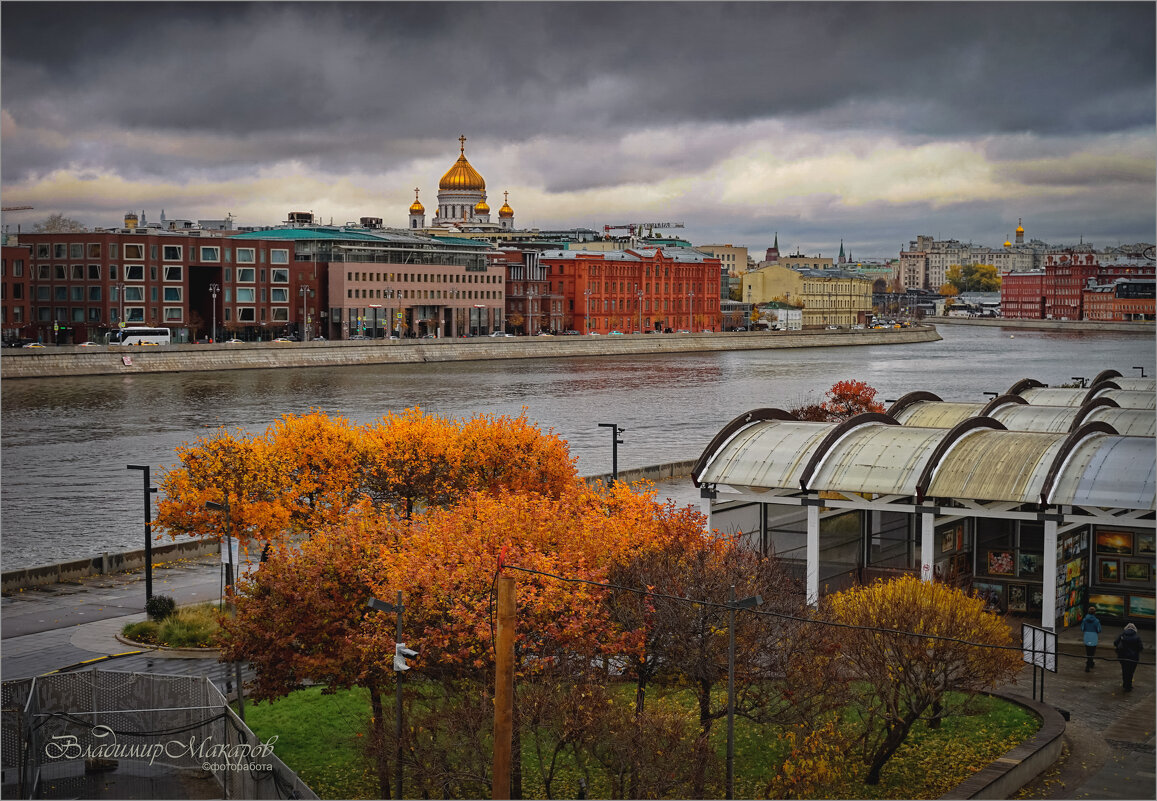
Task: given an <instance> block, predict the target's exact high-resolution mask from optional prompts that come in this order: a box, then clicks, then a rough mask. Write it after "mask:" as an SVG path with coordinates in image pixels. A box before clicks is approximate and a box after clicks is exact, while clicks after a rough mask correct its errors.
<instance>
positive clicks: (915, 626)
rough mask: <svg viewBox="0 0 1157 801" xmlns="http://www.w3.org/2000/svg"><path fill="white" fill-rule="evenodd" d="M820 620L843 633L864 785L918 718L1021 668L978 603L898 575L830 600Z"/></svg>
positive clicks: (873, 780) (1000, 628)
mask: <svg viewBox="0 0 1157 801" xmlns="http://www.w3.org/2000/svg"><path fill="white" fill-rule="evenodd" d="M823 610H824V612H825V613H826V615H827V616H828V617H829V618H830V619H831V620H832V621H835V622H837V623H839V624H841V625H842V626H844V627H843V628H841V629H840V632H839V637H840V651H839V652H840V660H841V663H842V666H843V667H844V669H845V670H846V671H847V673H848V676H849V677H850V678H851V679H852V684H851V687H853V688H856V691H857V695H858V703H859V705H860V707H861V709H862V710H863V711H862V716H863V723H864V734H863V740H862V743H861V756H862V758H863V760H864V762H865V763H866V764H867V765H868V774H867V778H866V781H867V783H868V784H878V783H879V781H880V772H881V770H882V769H883V767H884V765H885V764H886V763H887V761H888V760H889V759H890V758H891V757H892V755H893V754H895V753H896V750H897V749H898V748H899V747H900V746H901V745H902V744H903V743H904V740H905V739H906V738H907V736H908V733H909V732H910V731H911V730H912V727H913V726H914V725H915V724H916V722H917V721H919V720H920V719H921V718H924V719H930V718H933V717H938V716H941V715H943V714H951V713H952V712H953V711H955V710H958V709H960V707H961V705H962V703H963V702H962V701H958V702H956V703H955V706H954V705H953V702H952V701H951V700H950V699H951V696H949V695H948V693H949V692H957V693H960V694H961V696H960V697H961V698H963V699H967V698H969V697H971V696H972V695H974V694H976V693H979V692H983V691H985V690H988V689H990V688H992V687H995V686H997V685H999V684H1001V683H1002V682H1005V681H1008V680H1010V679H1012V678H1013V677H1014V676H1015V675H1016V674H1017V672H1018V671H1019V670H1020V669H1021V667H1022V666H1023V665H1022V664H1021V653H1020V650H1019V649H1017V648H1013V647H1011V646H1012V644H1013V643H1012V632H1011V630H1010V629H1009V627H1008V626H1007V625H1006V624H1005V623H1004V621H1003V620H1002V619H1001V618H999V617H997V616H995V615H993V614H991V613H988V612H985V610H984V601H983V600H982V599H980V598H978V597H975V596H968V595H965V594H964V593H963V592H961V591H960V590H959V589H956V588H954V587H950V586H948V585H946V584H942V583H940V582H930V581H921V580H920V579H918V578H916V577H915V576H904V577H901V578H897V579H893V580H891V581H877V582H876V583H874V584H871V585H869V586H859V587H853V588H851V589H849V590H845V591H844V592H841V593H837V594H834V595H829V596H827V597H826V598H825V600H824V603H823Z"/></svg>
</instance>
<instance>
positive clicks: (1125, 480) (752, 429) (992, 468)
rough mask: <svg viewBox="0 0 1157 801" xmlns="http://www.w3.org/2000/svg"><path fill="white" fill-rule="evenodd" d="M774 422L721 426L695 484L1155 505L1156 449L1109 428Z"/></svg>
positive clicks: (862, 420)
mask: <svg viewBox="0 0 1157 801" xmlns="http://www.w3.org/2000/svg"><path fill="white" fill-rule="evenodd" d="M763 411H765V412H766V411H767V410H763ZM769 416H770V415H767V414H765V415H762V416H756V415H754V414H749V415H746V416H744V417H740V418H737V419H736V420H735V421H732V423H731V424H729V425H728V426H727V427H725V428H724V429H723V430H722V431H721V432H720V435H719V436H717V437H716V438H715V439H714V440H713V441H712V443H711V444H710V445H709V446H708V448H707V450H705V451H704V453H703V454H702V456H700V458H699V460H698V461H697V462H696V464H695V467H694V468H693V469H692V477H693V479H694V481H695V483H696V485H703V484H716V485H727V486H732V487H737V488H742V489H746V490H752V491H756V492H766V491H772V490H781V491H784V490H790V491H796V492H798V491H799V490H801V489H802V490H804V491H806V492H812V493H816V492H825V491H835V492H859V493H872V494H876V495H897V494H899V495H905V496H907V495H911V496H914V497H915V498H916V499H917V501H922V500H923V499H924V498H925V497H931V498H943V499H956V500H962V501H970V500H973V501H1006V502H1015V503H1031V504H1040V503H1047V504H1053V505H1060V504H1073V505H1079V504H1085V505H1091V506H1098V507H1105V508H1123V509H1130V510H1149V511H1151V510H1153V509H1154V506H1155V502H1154V499H1155V497H1157V452H1155V450H1154V447H1153V446H1154V443H1153V441H1152V440H1151V439H1149V438H1145V437H1124V436H1121V435H1119V434H1117V433H1116V432H1115V431H1114V430H1113V429H1112V428H1111V427H1110V426H1109V425H1107V424H1106V423H1104V422H1094V423H1086V424H1084V425H1082V426H1080V427H1079V428H1078V429H1077V430H1075V431H1072V432H1043V433H1037V432H1024V431H1008V430H1006V429H1005V428H1004V426H1003V425H1002V424H1001V423H1000V422H998V421H997V420H994V419H992V418H991V417H975V418H971V419H968V420H965V421H964V422H962V423H960V424H958V425H956V426H955V427H953V428H950V429H945V428H918V427H915V426H901V425H897V424H896V423H895V422H894V421H891V420H889V419H888V418H887V417H885V416H884V415H877V414H865V415H858V416H857V417H853V418H852V419H850V420H848V421H845V422H843V423H839V424H836V423H809V422H800V421H795V420H790V419H783V418H784V417H786V416H787V415H786V414H785V413H779V416H778V417H777V418H776V419H768V417H769Z"/></svg>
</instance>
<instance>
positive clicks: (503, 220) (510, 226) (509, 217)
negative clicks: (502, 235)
mask: <svg viewBox="0 0 1157 801" xmlns="http://www.w3.org/2000/svg"><path fill="white" fill-rule="evenodd" d="M498 225H499V226H500V227H501V228H502V230H503V231H513V230H514V209H512V208H510V193H509V192H503V193H502V208H500V209H499V210H498Z"/></svg>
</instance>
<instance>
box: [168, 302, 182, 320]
mask: <svg viewBox="0 0 1157 801" xmlns="http://www.w3.org/2000/svg"><path fill="white" fill-rule="evenodd" d="M181 319H182V311H181V307H180V306H166V307H165V322H166V323H179V322H181Z"/></svg>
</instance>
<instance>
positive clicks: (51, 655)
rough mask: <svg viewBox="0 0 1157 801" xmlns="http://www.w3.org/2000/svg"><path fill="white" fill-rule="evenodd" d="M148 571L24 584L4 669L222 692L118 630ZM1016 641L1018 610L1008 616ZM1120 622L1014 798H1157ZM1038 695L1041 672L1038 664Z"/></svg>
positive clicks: (194, 590)
mask: <svg viewBox="0 0 1157 801" xmlns="http://www.w3.org/2000/svg"><path fill="white" fill-rule="evenodd" d="M144 585H145V582H144V574H143V572H135V573H130V574H120V575H117V576H102V577H94V578H92V579H84V580H81V581H78V582H75V583H70V584H58V585H51V586H47V587H43V588H38V589H35V590H25V591H23V592H20V593H16V594H14V595H12V596H10V597H6V598H4V599H3V601H2V604H0V676H2V677H3V678H4V679H15V678H23V677H29V676H37V675H41V674H44V673H48V672H50V671H55V670H61V669H75V668H77V667H81V668H83V667H85V666H89V665H92V666H100V667H101V668H103V669H107V670H123V671H130V672H140V673H163V674H170V675H191V676H207V677H209V679H210V680H211V681H213V683H214V684H216V685H217V686H218V687H220V688H221V689H222V691H224V692H229V691H231V689H232V678H233V676H232V674H231V670H230V669H229V667H228V666H227V665H223V664H221V663H219V662H218V661H217V658H216V656H215V655H213V656H209V657H200V658H175V657H171V656H167V655H166V656H163V655H161V653H160V652H157V651H153V650H143V651H142V650H140V649H135V648H133V647H131V646H126V645H125V644H123V643H121V642H120V641H118V640H117V638H116V635H117V633H118V632H119V631H120V630H121V629H122V628H123V627H124V624H125V623H127V622H132V621H136V620H142V619H144V611H143V609H144ZM221 587H222V576H221V565H220V564H219V562H218V561H217V559H216V558H215V557H209V558H204V559H201V560H196V561H186V562H180V563H173V564H172V565H166V566H164V567H162V568H158V569H157V570H156V571H155V572H154V577H153V592H154V594H163V595H171V596H172V597H173V598H175V599H176V600H177V602H178V603H179V604H188V603H198V602H202V601H208V600H214V599H217V598H219V597H220V594H221ZM1009 623H1010V627H1011V628H1012V629H1013V630H1014V634H1015V637H1016V641H1017V642H1019V640H1020V623H1021V621H1020V620H1019V619H1010V620H1009ZM1120 631H1121V628H1120V627H1119V626H1111V625H1106V626H1105V630H1104V632H1103V633H1102V637H1101V643H1102V645H1101V647H1100V649H1099V650H1098V660H1097V667H1096V669H1094V670H1093V671H1091V672H1088V673H1086V672H1085V656H1084V647H1083V646H1082V645H1081V641H1080V636H1081V635H1080V632H1079V631H1077V630H1074V629H1066V630H1064V631H1062V632H1060V633H1059V634H1058V637H1057V640H1058V655H1057V672H1056V673H1045V674H1044V686H1043V701H1044V702H1045V703H1046V704H1049V705H1051V706H1053V707H1056V708H1058V709H1061V710H1064V712H1065V713H1067V714H1068V716H1069V722H1068V724H1067V726H1066V730H1065V741H1066V748H1065V750H1064V752H1063V754H1062V757H1061V759H1060V760H1058V762H1057V763H1056V764H1055V765H1054V766H1053V767H1052V768H1050V769H1049V770H1047V771H1045V773H1044V774H1042V775H1041V776H1040V777H1039V778H1038V779H1037V780H1035V781H1034V782H1032V783H1031V784H1030V785H1028V786H1027V787H1025V788H1024V789H1023V790H1022V792H1021V793H1020V794H1019V795H1018V796H1017V797H1018V798H1034V799H1035V798H1045V799H1086V798H1088V799H1092V798H1100V799H1153V798H1157V777H1155V774H1157V771H1155V766H1157V744H1155V740H1154V728H1155V725H1154V724H1155V721H1157V693H1155V692H1154V688H1155V686H1157V684H1155V679H1157V670H1155V668H1154V655H1155V653H1157V647H1155V646H1157V643H1155V642H1154V634H1153V632H1152V631H1148V630H1146V631H1143V632H1142V639H1143V640H1144V642H1145V651H1144V653H1143V654H1142V663H1141V666H1140V667H1139V668H1138V670H1137V674H1136V676H1135V677H1134V680H1133V686H1134V689H1133V691H1132V692H1131V693H1126V692H1124V691H1123V689H1122V688H1121V671H1120V668H1119V667H1118V666H1117V663H1116V657H1115V655H1114V653H1113V649H1112V642H1113V638H1115V637H1116V636H1117V634H1119V633H1120ZM1037 676H1038V679H1037V690H1038V698H1039V697H1040V690H1041V687H1040V673H1039V672H1038V674H1037ZM1004 690H1005V692H1006V693H1007V694H1009V695H1018V696H1021V697H1024V698H1031V697H1032V695H1033V669H1032V667H1031V666H1029V665H1026V666H1025V668H1024V669H1023V670H1022V671H1021V673H1020V675H1019V676H1018V678H1017V682H1016V683H1015V684H1012V685H1009V686H1008V687H1006V688H1004Z"/></svg>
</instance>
